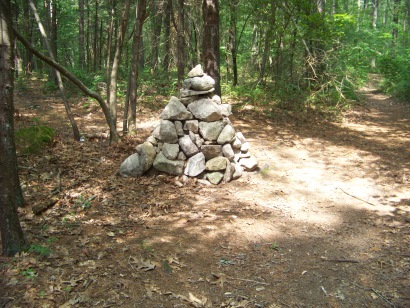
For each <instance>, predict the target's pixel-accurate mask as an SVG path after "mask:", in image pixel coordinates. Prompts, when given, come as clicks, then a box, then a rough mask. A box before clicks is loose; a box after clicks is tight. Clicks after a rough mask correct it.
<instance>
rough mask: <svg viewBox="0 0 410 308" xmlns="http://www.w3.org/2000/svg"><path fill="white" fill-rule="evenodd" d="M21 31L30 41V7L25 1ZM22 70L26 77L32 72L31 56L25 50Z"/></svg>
mask: <svg viewBox="0 0 410 308" xmlns="http://www.w3.org/2000/svg"><path fill="white" fill-rule="evenodd" d="M23 17H24V20H23V29H24V35H26V37H27V38H28V39H29V40H31V31H30V6H29V4H28V2H27V1H23ZM24 60H25V61H24V70H25V73H26V75H29V74H31V72H32V70H33V54H32V53H31V52H30V51H29V50H26V53H25V58H24Z"/></svg>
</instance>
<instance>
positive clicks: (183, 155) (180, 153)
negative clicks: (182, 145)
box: [177, 151, 186, 160]
mask: <svg viewBox="0 0 410 308" xmlns="http://www.w3.org/2000/svg"><path fill="white" fill-rule="evenodd" d="M177 158H178V159H179V160H186V156H185V154H184V152H182V151H179V153H178V157H177Z"/></svg>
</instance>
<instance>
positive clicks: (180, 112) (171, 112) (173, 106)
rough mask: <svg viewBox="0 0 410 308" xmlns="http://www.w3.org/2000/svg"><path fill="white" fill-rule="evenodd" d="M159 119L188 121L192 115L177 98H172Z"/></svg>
mask: <svg viewBox="0 0 410 308" xmlns="http://www.w3.org/2000/svg"><path fill="white" fill-rule="evenodd" d="M159 117H160V119H163V120H190V119H192V114H191V113H190V112H189V111H188V110H187V109H186V107H185V106H184V104H182V103H181V101H180V100H179V99H178V98H177V97H175V96H172V97H171V99H170V101H169V103H168V105H166V106H165V108H164V110H163V111H162V113H161V115H160V116H159Z"/></svg>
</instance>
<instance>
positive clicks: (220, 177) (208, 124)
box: [120, 65, 258, 184]
mask: <svg viewBox="0 0 410 308" xmlns="http://www.w3.org/2000/svg"><path fill="white" fill-rule="evenodd" d="M214 85H215V81H214V79H213V78H212V77H210V76H208V75H207V74H204V72H203V70H202V68H201V65H197V66H196V67H195V68H194V69H192V70H191V71H190V72H189V73H188V78H187V79H186V80H185V81H184V86H183V89H181V91H180V97H179V98H177V97H174V96H173V97H171V99H170V101H169V103H168V104H167V106H166V107H165V108H164V110H163V111H162V113H161V115H160V119H161V121H160V123H159V124H158V125H157V126H156V127H155V129H154V131H153V133H152V134H151V136H150V137H148V138H147V140H146V142H144V143H143V144H140V145H138V146H137V147H136V153H135V154H133V155H131V156H129V157H128V158H127V159H126V160H125V161H124V162H123V163H122V165H121V167H120V174H122V175H124V176H133V177H138V176H141V175H142V174H143V173H144V172H146V171H147V170H148V169H150V168H151V166H153V167H154V168H155V169H157V170H159V171H161V172H165V173H168V174H172V175H177V176H183V177H184V178H187V177H198V178H200V179H202V180H208V181H209V182H211V183H212V184H219V183H221V182H229V181H231V180H234V179H237V178H239V177H240V176H241V175H242V172H243V170H246V171H252V170H254V169H255V168H256V167H257V164H258V160H257V159H256V158H255V157H254V156H251V155H250V152H249V143H248V142H247V141H246V139H245V137H244V136H243V134H242V133H241V132H237V131H236V130H235V129H234V127H233V125H232V123H231V121H230V120H229V116H230V115H231V114H232V111H231V106H230V105H229V104H222V102H221V98H220V97H219V96H218V95H214V94H213V93H214Z"/></svg>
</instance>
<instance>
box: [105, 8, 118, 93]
mask: <svg viewBox="0 0 410 308" xmlns="http://www.w3.org/2000/svg"><path fill="white" fill-rule="evenodd" d="M116 5H117V1H116V0H114V1H113V3H112V8H111V10H110V13H109V17H110V22H109V23H108V26H107V36H108V40H107V60H106V65H105V77H106V80H107V81H108V80H109V79H110V63H111V47H112V37H113V33H114V18H115V11H116ZM109 97H110V96H109V92H107V101H108V100H109Z"/></svg>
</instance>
